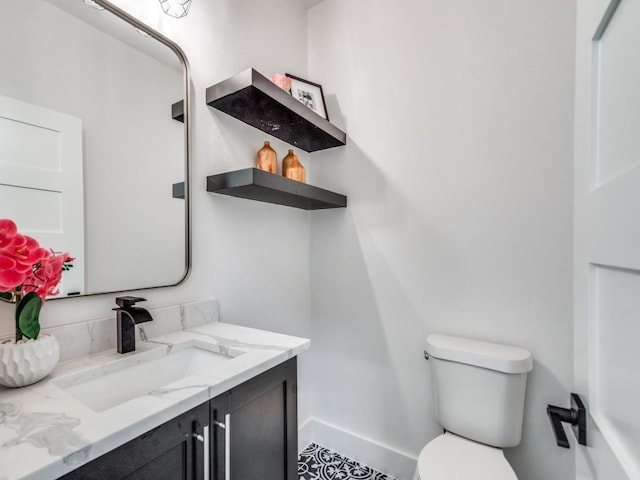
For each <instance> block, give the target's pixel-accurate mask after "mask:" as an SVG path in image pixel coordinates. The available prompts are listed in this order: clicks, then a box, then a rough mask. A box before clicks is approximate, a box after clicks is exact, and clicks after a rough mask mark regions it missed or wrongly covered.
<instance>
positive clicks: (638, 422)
mask: <svg viewBox="0 0 640 480" xmlns="http://www.w3.org/2000/svg"><path fill="white" fill-rule="evenodd" d="M576 57H577V63H576V137H575V140H576V142H575V159H576V162H575V175H576V177H575V239H574V240H575V241H574V246H575V257H574V285H575V289H574V296H575V297H574V299H575V303H574V307H575V308H574V311H575V323H574V325H575V343H574V361H575V365H574V367H575V390H576V391H577V392H578V393H580V394H582V395H584V398H585V400H586V403H587V404H588V408H589V413H590V417H589V421H588V427H589V429H588V436H589V439H588V446H587V447H580V446H576V447H574V448H576V472H577V475H576V476H577V478H579V479H601V480H618V479H620V480H624V479H640V1H639V0H613V1H611V2H609V0H582V1H579V2H578V23H577V43H576Z"/></svg>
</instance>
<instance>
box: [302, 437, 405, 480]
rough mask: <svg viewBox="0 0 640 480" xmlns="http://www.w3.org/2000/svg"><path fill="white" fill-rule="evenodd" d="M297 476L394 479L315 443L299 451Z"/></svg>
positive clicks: (309, 479) (339, 479)
mask: <svg viewBox="0 0 640 480" xmlns="http://www.w3.org/2000/svg"><path fill="white" fill-rule="evenodd" d="M298 476H299V478H300V480H395V479H394V478H393V477H391V476H389V475H386V474H384V473H382V472H378V471H377V470H374V469H372V468H370V467H367V466H366V465H362V464H361V463H358V462H356V461H355V460H351V459H350V458H347V457H344V456H342V455H340V454H339V453H336V452H334V451H332V450H329V449H328V448H324V447H322V446H320V445H318V444H316V443H311V444H309V445H308V446H307V448H305V449H304V450H303V451H302V452H301V453H300V457H299V458H298Z"/></svg>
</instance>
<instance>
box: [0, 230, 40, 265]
mask: <svg viewBox="0 0 640 480" xmlns="http://www.w3.org/2000/svg"><path fill="white" fill-rule="evenodd" d="M4 254H5V255H7V256H9V257H12V258H13V259H14V260H15V261H16V266H15V269H16V270H17V271H18V272H20V273H27V272H29V271H30V270H31V269H32V268H33V265H34V264H36V263H38V262H39V261H40V260H42V259H43V258H45V257H46V256H48V255H51V254H50V253H49V251H48V250H46V249H44V248H42V247H41V246H40V245H39V244H38V242H37V241H36V240H35V239H33V238H31V237H28V236H26V235H20V234H16V235H15V237H14V239H13V243H11V244H10V245H8V246H7V247H6V248H5V249H4Z"/></svg>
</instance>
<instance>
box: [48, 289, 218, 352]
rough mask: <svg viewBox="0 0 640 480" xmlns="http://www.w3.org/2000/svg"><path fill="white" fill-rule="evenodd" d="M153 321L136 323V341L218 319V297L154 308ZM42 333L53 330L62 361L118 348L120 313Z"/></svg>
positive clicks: (152, 312)
mask: <svg viewBox="0 0 640 480" xmlns="http://www.w3.org/2000/svg"><path fill="white" fill-rule="evenodd" d="M149 312H150V313H151V316H152V317H153V321H152V322H147V323H144V324H141V325H137V326H136V342H139V341H142V340H148V339H151V338H154V337H159V336H161V335H166V334H168V333H173V332H178V331H180V330H187V329H190V328H194V327H199V326H202V325H205V324H208V323H213V322H218V321H219V319H220V318H219V314H220V308H219V303H218V300H216V299H209V300H204V301H199V302H192V303H184V304H179V305H171V306H168V307H162V308H153V309H152V308H150V309H149ZM42 333H50V334H53V335H54V336H55V337H56V338H57V339H58V342H60V361H61V362H63V361H65V360H71V359H74V358H78V357H83V356H86V355H91V354H93V353H99V352H102V351H105V350H110V349H112V348H116V313H115V312H113V315H111V316H109V317H107V318H99V319H97V320H90V321H87V322H80V323H74V324H71V325H64V326H60V327H53V328H43V329H42Z"/></svg>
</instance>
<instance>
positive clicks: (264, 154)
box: [256, 141, 278, 173]
mask: <svg viewBox="0 0 640 480" xmlns="http://www.w3.org/2000/svg"><path fill="white" fill-rule="evenodd" d="M256 163H257V166H258V168H259V169H260V170H264V171H265V172H269V173H278V154H277V153H276V151H275V150H274V149H273V148H271V145H270V144H269V142H268V141H265V142H264V146H263V147H262V148H261V149H260V150H258V155H257V158H256Z"/></svg>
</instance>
